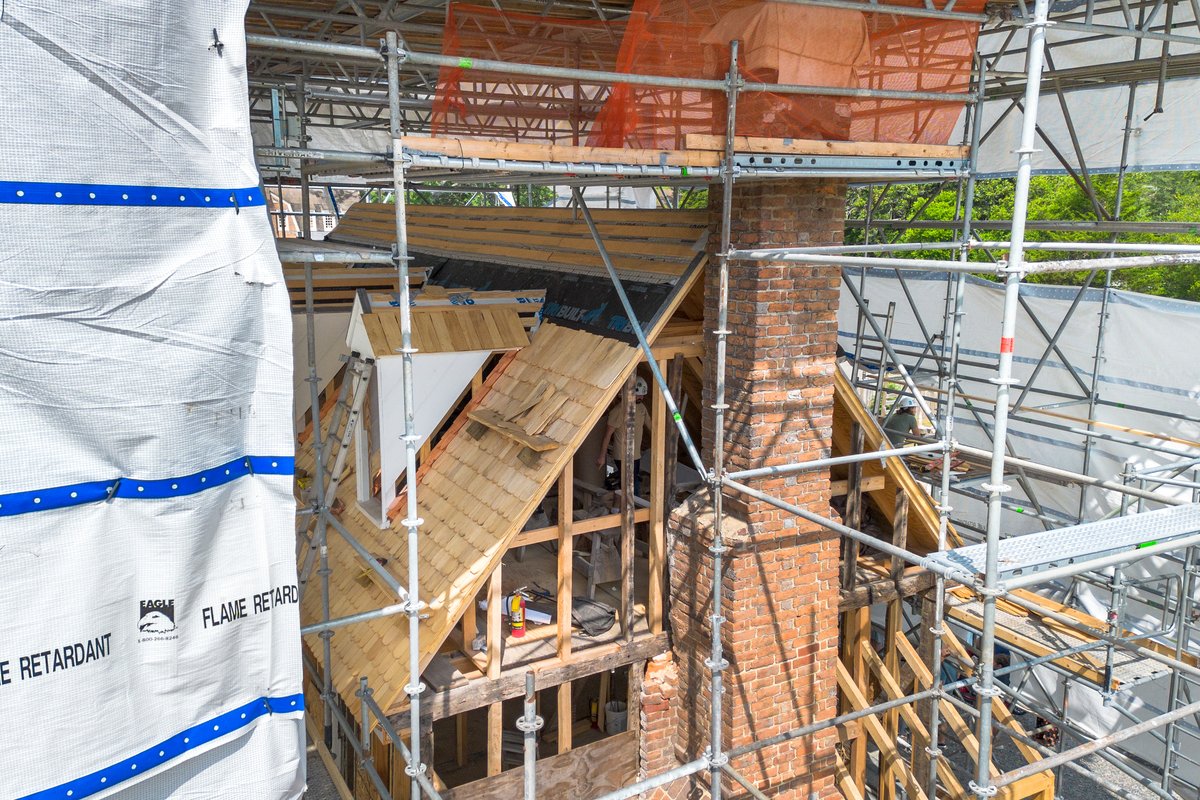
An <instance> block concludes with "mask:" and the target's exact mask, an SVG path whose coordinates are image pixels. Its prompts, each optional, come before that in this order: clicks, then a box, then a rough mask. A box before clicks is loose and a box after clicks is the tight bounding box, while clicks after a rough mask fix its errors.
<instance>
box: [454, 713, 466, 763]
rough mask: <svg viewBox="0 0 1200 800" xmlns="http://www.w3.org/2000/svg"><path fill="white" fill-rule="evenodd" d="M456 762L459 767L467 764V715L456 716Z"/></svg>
mask: <svg viewBox="0 0 1200 800" xmlns="http://www.w3.org/2000/svg"><path fill="white" fill-rule="evenodd" d="M454 745H455V748H454V763H455V764H457V765H458V766H459V767H465V766H466V765H467V715H466V714H460V715H458V716H457V717H455V718H454Z"/></svg>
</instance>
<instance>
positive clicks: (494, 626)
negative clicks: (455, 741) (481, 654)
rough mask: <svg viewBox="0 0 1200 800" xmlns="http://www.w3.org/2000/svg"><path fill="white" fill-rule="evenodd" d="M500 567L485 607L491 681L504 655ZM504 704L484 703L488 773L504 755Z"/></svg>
mask: <svg viewBox="0 0 1200 800" xmlns="http://www.w3.org/2000/svg"><path fill="white" fill-rule="evenodd" d="M500 581H501V567H500V566H499V565H497V567H496V569H495V570H493V571H492V577H491V580H490V581H489V583H488V607H487V676H488V678H490V679H491V680H496V679H497V678H499V677H500V665H501V662H502V661H503V657H504V644H503V642H504V632H503V623H504V618H503V617H502V610H503V607H504V590H503V589H502V588H501V582H500ZM503 724H504V703H503V702H498V703H492V704H491V705H490V706H488V737H487V759H488V770H487V771H488V775H499V774H500V772H501V771H503V769H504V767H503V756H504V750H503V748H504V728H503Z"/></svg>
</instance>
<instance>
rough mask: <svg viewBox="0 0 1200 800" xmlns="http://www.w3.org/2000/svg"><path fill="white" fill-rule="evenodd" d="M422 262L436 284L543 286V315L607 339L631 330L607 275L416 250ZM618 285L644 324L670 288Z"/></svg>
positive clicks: (501, 287) (481, 287) (502, 288)
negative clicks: (555, 269) (428, 269)
mask: <svg viewBox="0 0 1200 800" xmlns="http://www.w3.org/2000/svg"><path fill="white" fill-rule="evenodd" d="M421 262H422V265H430V272H429V281H430V282H431V283H435V284H437V285H438V286H444V287H446V288H447V289H474V290H476V291H520V290H522V289H527V290H530V291H534V290H540V289H545V290H546V304H545V306H544V307H543V309H542V318H543V319H547V320H553V321H554V322H556V323H562V324H565V325H568V326H570V327H574V328H581V329H583V330H586V331H589V332H592V333H597V334H601V335H604V336H608V337H610V338H612V337H616V338H625V337H626V336H628V335H631V334H632V330H633V329H632V327H631V326H630V324H629V319H628V318H627V317H626V315H625V310H624V309H623V308H622V307H621V301H620V299H619V298H618V297H617V292H616V289H615V288H614V287H613V285H612V282H611V281H610V280H609V279H608V278H605V277H600V276H596V275H577V274H573V273H568V272H554V271H551V270H544V269H535V268H531V267H517V266H511V265H506V264H493V263H490V262H486V261H465V260H461V259H456V258H445V257H440V256H428V255H425V254H421ZM622 285H623V286H624V287H625V294H626V295H628V297H629V303H630V305H632V306H633V310H634V313H636V314H637V317H638V322H639V323H641V324H642V325H643V326H647V325H649V324H650V321H651V320H652V319H653V318H654V315H655V313H656V312H657V311H658V310H659V309H660V308H661V307H662V305H663V303H664V302H666V300H667V296H668V295H669V294H670V292H671V288H672V287H671V284H668V283H639V282H637V281H622ZM623 334H624V335H625V336H623Z"/></svg>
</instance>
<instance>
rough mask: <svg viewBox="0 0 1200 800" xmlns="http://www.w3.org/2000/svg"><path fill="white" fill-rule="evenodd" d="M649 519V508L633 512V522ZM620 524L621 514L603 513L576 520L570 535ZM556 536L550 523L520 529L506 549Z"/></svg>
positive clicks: (555, 526) (606, 528)
mask: <svg viewBox="0 0 1200 800" xmlns="http://www.w3.org/2000/svg"><path fill="white" fill-rule="evenodd" d="M649 519H650V509H648V508H639V509H637V510H636V511H634V512H633V521H634V522H647V521H648V520H649ZM620 524H621V515H620V514H619V513H617V514H605V515H604V516H602V517H591V518H589V519H581V520H577V521H576V522H575V523H573V524H572V525H571V535H572V536H582V535H583V534H585V533H593V532H595V531H606V530H609V529H611V528H616V527H618V526H619V525H620ZM557 538H558V525H557V524H555V525H551V526H549V527H546V528H535V529H533V530H530V531H521V532H520V533H518V534H517V535H516V536H515V537H514V538H513V540H512V542H511V543H510V544H509V546H508V549H509V550H512V549H513V548H516V547H526V546H528V545H531V544H539V543H541V542H553V541H554V540H555V539H557Z"/></svg>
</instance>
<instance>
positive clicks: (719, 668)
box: [704, 658, 729, 691]
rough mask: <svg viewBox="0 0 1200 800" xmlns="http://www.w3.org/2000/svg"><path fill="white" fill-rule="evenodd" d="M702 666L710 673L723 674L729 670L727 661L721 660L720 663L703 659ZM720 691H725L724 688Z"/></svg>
mask: <svg viewBox="0 0 1200 800" xmlns="http://www.w3.org/2000/svg"><path fill="white" fill-rule="evenodd" d="M704 666H706V667H708V668H709V670H710V671H712V672H724V671H725V670H727V669H729V660H728V659H725V658H722V659H721V660H720V661H713V660H712V659H711V658H706V659H704ZM721 691H725V690H724V688H722V689H721Z"/></svg>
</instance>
